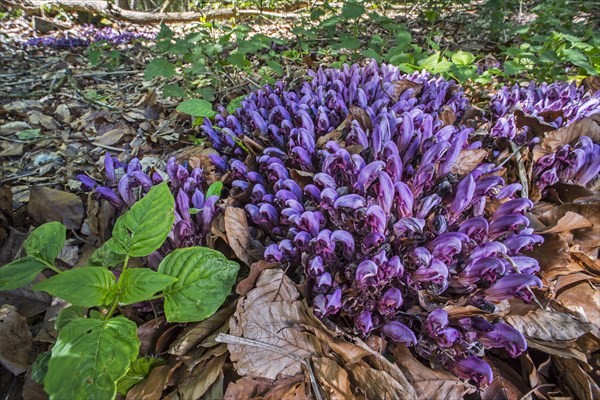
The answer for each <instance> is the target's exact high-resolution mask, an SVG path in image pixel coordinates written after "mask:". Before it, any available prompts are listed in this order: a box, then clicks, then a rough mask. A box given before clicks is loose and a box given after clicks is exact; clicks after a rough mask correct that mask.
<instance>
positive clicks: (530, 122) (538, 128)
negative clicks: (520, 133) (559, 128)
mask: <svg viewBox="0 0 600 400" xmlns="http://www.w3.org/2000/svg"><path fill="white" fill-rule="evenodd" d="M515 117H516V123H517V128H523V127H525V126H526V127H528V128H529V129H530V130H531V132H532V133H533V134H534V135H535V136H542V135H543V134H544V133H545V132H551V131H553V130H555V129H556V128H555V127H554V126H553V125H550V124H549V123H547V122H545V121H543V120H541V119H539V118H538V117H536V116H535V115H528V114H525V113H524V112H523V111H521V110H515ZM553 119H555V118H550V120H553Z"/></svg>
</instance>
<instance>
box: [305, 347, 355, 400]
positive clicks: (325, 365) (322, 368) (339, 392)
mask: <svg viewBox="0 0 600 400" xmlns="http://www.w3.org/2000/svg"><path fill="white" fill-rule="evenodd" d="M313 363H314V365H315V372H316V373H317V374H318V375H320V376H328V377H330V378H331V379H330V380H324V381H321V384H322V386H323V390H324V392H325V393H326V396H327V398H329V399H354V398H355V396H354V393H353V392H352V388H351V386H350V378H349V376H348V373H347V372H346V371H345V370H344V369H343V368H342V367H340V365H339V364H338V363H337V362H335V361H333V360H332V359H330V358H327V357H315V358H314V360H313Z"/></svg>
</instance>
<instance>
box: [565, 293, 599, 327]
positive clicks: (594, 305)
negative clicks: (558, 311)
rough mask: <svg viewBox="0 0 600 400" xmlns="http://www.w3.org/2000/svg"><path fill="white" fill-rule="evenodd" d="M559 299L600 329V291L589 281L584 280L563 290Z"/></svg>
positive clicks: (566, 306) (567, 307)
mask: <svg viewBox="0 0 600 400" xmlns="http://www.w3.org/2000/svg"><path fill="white" fill-rule="evenodd" d="M557 300H558V301H559V302H560V304H561V305H562V306H563V307H565V308H566V309H568V310H570V311H571V312H573V313H575V314H577V315H580V316H581V317H582V318H584V319H586V320H588V321H589V322H591V323H592V324H594V325H595V326H596V328H597V329H600V291H599V290H598V289H597V288H596V287H594V286H592V285H591V284H590V283H589V282H585V281H584V282H581V283H579V284H577V285H575V286H573V287H570V288H568V289H566V290H564V291H562V292H561V293H560V294H559V295H558V297H557Z"/></svg>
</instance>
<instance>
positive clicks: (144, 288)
mask: <svg viewBox="0 0 600 400" xmlns="http://www.w3.org/2000/svg"><path fill="white" fill-rule="evenodd" d="M176 281H177V278H174V277H172V276H169V275H165V274H161V273H159V272H155V271H152V270H151V269H147V268H132V269H131V268H130V269H128V270H126V271H125V272H124V273H123V274H122V275H121V277H120V278H119V287H120V290H121V292H120V294H119V298H118V301H119V304H123V305H125V304H133V303H139V302H141V301H145V300H148V299H149V298H150V297H152V296H153V295H154V294H155V293H156V292H158V291H160V290H162V289H164V288H166V287H167V286H169V285H171V284H173V283H174V282H176Z"/></svg>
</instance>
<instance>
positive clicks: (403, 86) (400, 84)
mask: <svg viewBox="0 0 600 400" xmlns="http://www.w3.org/2000/svg"><path fill="white" fill-rule="evenodd" d="M392 85H394V93H392V94H393V95H394V98H395V99H398V98H399V97H400V96H401V95H402V93H404V92H405V91H407V90H408V89H413V92H412V93H411V97H417V96H418V94H419V93H421V89H423V84H422V83H417V82H413V81H410V80H408V79H398V80H397V81H393V82H392Z"/></svg>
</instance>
